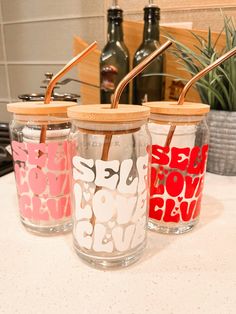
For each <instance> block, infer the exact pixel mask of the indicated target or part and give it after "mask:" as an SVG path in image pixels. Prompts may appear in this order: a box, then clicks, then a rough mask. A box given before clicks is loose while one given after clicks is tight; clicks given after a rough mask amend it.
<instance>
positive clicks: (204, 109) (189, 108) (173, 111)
mask: <svg viewBox="0 0 236 314" xmlns="http://www.w3.org/2000/svg"><path fill="white" fill-rule="evenodd" d="M143 105H144V106H147V107H149V108H150V110H151V113H154V114H155V113H156V114H163V115H175V116H180V115H181V116H203V115H206V114H207V113H208V112H209V111H210V106H209V105H205V104H201V103H193V102H185V103H184V104H183V105H178V104H177V102H175V101H157V102H145V103H143Z"/></svg>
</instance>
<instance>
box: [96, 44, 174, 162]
mask: <svg viewBox="0 0 236 314" xmlns="http://www.w3.org/2000/svg"><path fill="white" fill-rule="evenodd" d="M171 45H172V42H171V41H170V40H168V41H167V42H166V43H164V44H163V45H162V46H161V47H160V48H158V49H157V50H155V51H154V52H153V53H151V54H150V55H149V56H148V57H147V58H145V59H144V60H143V61H142V62H141V63H139V64H138V65H137V66H136V67H135V68H133V70H132V71H130V72H129V73H128V74H127V75H126V76H125V77H124V78H123V79H122V80H121V81H120V83H119V84H118V86H117V88H116V90H115V93H114V96H113V100H112V104H111V108H112V109H113V108H114V109H115V108H117V107H118V104H119V100H120V96H121V94H122V92H123V90H124V88H125V86H126V85H127V84H128V83H129V82H130V81H131V80H132V79H133V78H134V77H135V76H137V75H138V74H139V73H141V72H142V71H143V70H145V69H146V67H147V66H148V65H149V64H150V63H151V62H152V61H153V59H155V58H156V57H157V56H159V55H160V54H162V53H163V52H164V51H165V50H166V49H167V48H169V47H170V46H171ZM111 139H112V134H107V135H106V136H105V140H104V144H103V150H102V157H101V158H102V160H107V159H108V154H109V149H110V145H111Z"/></svg>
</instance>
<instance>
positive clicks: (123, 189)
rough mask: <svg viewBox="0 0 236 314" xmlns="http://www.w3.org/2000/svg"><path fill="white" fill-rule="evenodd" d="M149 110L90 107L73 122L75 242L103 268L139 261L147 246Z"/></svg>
mask: <svg viewBox="0 0 236 314" xmlns="http://www.w3.org/2000/svg"><path fill="white" fill-rule="evenodd" d="M149 111H150V110H149V108H145V107H141V106H132V105H119V107H118V108H117V109H110V106H109V105H88V106H79V107H76V108H75V107H73V108H69V109H68V115H69V117H70V118H71V119H72V123H73V126H72V131H71V141H72V144H73V146H74V147H76V149H75V151H76V154H75V155H74V156H73V158H72V164H73V165H72V166H73V179H72V181H73V184H72V194H73V198H72V204H73V206H72V207H73V213H74V214H73V216H74V217H73V221H74V228H73V238H74V247H75V250H76V252H77V254H78V255H79V256H80V258H82V259H83V260H84V261H86V262H87V263H89V264H91V265H93V266H97V267H103V268H112V267H123V266H127V265H129V264H131V263H133V262H135V261H136V260H137V259H138V258H139V257H140V256H141V254H142V252H143V250H144V248H145V244H146V229H147V228H146V226H147V215H148V212H147V209H148V199H149V198H148V196H149V171H148V170H149V153H148V146H149V145H150V140H151V138H150V134H149V132H148V129H147V119H148V116H149Z"/></svg>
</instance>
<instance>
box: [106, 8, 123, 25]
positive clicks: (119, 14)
mask: <svg viewBox="0 0 236 314" xmlns="http://www.w3.org/2000/svg"><path fill="white" fill-rule="evenodd" d="M107 21H108V22H111V21H120V22H122V21H123V10H122V9H120V8H119V7H114V8H113V7H111V8H110V9H108V13H107Z"/></svg>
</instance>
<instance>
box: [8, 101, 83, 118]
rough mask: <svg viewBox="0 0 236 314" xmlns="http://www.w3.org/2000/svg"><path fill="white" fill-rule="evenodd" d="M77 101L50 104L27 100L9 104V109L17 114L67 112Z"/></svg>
mask: <svg viewBox="0 0 236 314" xmlns="http://www.w3.org/2000/svg"><path fill="white" fill-rule="evenodd" d="M76 105H77V103H76V102H72V101H55V102H50V104H44V103H43V102H39V101H37V102H34V101H25V102H16V103H10V104H8V105H7V110H8V111H9V112H12V113H16V114H26V115H48V114H63V113H64V114H65V113H67V108H69V107H74V106H76Z"/></svg>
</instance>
